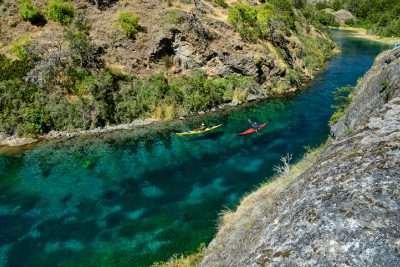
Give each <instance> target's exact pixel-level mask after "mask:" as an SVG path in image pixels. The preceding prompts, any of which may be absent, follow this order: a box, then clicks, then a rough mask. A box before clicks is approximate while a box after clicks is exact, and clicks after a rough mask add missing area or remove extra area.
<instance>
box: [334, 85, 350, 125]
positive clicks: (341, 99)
mask: <svg viewBox="0 0 400 267" xmlns="http://www.w3.org/2000/svg"><path fill="white" fill-rule="evenodd" d="M354 90H355V87H353V86H345V87H341V88H338V89H337V90H336V91H335V92H334V93H333V95H334V99H335V101H336V102H337V103H336V104H335V105H332V107H333V108H335V109H336V110H335V112H334V113H333V114H332V117H331V118H330V120H329V124H331V125H332V124H335V123H336V122H338V121H339V119H340V118H342V117H343V116H344V115H345V114H346V108H347V107H348V106H349V105H350V103H351V100H352V93H353V92H354Z"/></svg>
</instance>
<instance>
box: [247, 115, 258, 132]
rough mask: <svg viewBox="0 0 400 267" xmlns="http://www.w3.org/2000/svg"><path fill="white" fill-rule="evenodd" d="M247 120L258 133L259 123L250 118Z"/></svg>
mask: <svg viewBox="0 0 400 267" xmlns="http://www.w3.org/2000/svg"><path fill="white" fill-rule="evenodd" d="M247 120H248V121H249V123H250V124H251V127H253V129H254V130H256V131H258V128H259V127H260V126H259V125H258V123H257V122H253V121H251V120H250V118H248V119H247Z"/></svg>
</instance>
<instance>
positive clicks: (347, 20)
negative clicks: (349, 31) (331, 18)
mask: <svg viewBox="0 0 400 267" xmlns="http://www.w3.org/2000/svg"><path fill="white" fill-rule="evenodd" d="M344 24H346V25H349V26H353V25H354V24H356V21H355V20H354V19H346V20H345V21H344Z"/></svg>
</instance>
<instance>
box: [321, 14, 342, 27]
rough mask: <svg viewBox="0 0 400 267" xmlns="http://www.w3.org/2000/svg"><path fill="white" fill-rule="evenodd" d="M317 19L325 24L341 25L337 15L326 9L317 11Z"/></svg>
mask: <svg viewBox="0 0 400 267" xmlns="http://www.w3.org/2000/svg"><path fill="white" fill-rule="evenodd" d="M317 21H318V22H319V23H321V24H322V25H324V26H332V27H339V26H340V25H339V23H338V22H337V21H336V17H335V16H334V15H332V14H330V13H327V12H325V11H320V12H318V13H317Z"/></svg>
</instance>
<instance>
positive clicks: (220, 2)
mask: <svg viewBox="0 0 400 267" xmlns="http://www.w3.org/2000/svg"><path fill="white" fill-rule="evenodd" d="M214 2H215V3H216V4H217V5H219V6H220V7H223V8H227V7H228V4H227V3H226V2H225V0H214Z"/></svg>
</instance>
